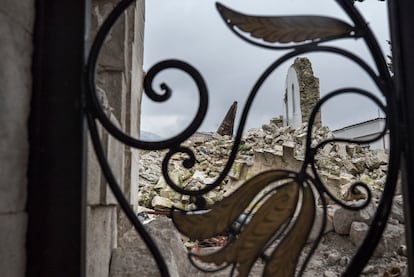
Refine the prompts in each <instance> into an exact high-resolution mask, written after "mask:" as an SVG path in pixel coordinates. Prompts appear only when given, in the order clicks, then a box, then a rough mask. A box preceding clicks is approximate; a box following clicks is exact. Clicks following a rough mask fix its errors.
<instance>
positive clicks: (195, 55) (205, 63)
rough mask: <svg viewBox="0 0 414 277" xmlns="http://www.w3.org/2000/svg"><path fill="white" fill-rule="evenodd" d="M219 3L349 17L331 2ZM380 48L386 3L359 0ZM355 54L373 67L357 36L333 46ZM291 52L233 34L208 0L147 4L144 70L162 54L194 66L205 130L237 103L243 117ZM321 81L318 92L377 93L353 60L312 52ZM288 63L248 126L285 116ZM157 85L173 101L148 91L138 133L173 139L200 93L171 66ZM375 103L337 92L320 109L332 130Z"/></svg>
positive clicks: (367, 113)
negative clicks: (203, 100)
mask: <svg viewBox="0 0 414 277" xmlns="http://www.w3.org/2000/svg"><path fill="white" fill-rule="evenodd" d="M219 2H220V3H223V4H224V5H226V6H228V7H230V8H232V9H234V10H236V11H239V12H242V13H245V14H254V15H303V14H312V15H325V16H331V17H337V18H339V19H342V20H344V21H346V22H350V20H349V19H348V17H347V16H346V14H345V13H344V12H343V11H342V10H341V9H340V7H339V6H338V5H337V4H336V2H335V1H333V0H288V1H282V0H254V1H253V0H237V1H236V0H233V1H231V0H221V1H219ZM356 5H357V7H358V8H359V9H360V10H361V12H362V13H363V15H364V17H365V18H366V20H367V22H368V23H369V25H370V27H371V28H372V29H373V30H374V33H375V35H376V36H377V39H378V41H379V43H380V45H381V47H382V50H383V52H384V54H389V47H388V44H387V42H386V41H387V40H388V39H389V32H388V16H387V13H386V8H387V4H386V2H379V1H376V0H367V1H365V2H363V3H357V4H356ZM328 44H329V45H336V46H340V47H342V48H344V49H347V50H350V51H353V52H354V53H356V54H357V55H358V56H361V57H363V58H364V59H365V60H366V61H367V62H368V63H369V64H372V60H371V57H370V55H369V52H368V50H367V48H366V47H365V45H364V44H363V42H362V41H359V40H358V41H357V40H353V39H347V40H337V41H335V42H331V43H328ZM284 53H286V51H280V50H266V49H262V48H259V47H255V46H252V45H250V44H248V43H246V42H245V41H242V40H241V39H240V38H238V37H236V36H235V35H234V34H233V33H232V32H231V31H230V30H229V29H228V28H227V26H226V25H225V24H224V22H223V20H222V19H221V17H220V15H219V14H218V12H217V10H216V8H215V1H211V0H151V1H146V24H145V47H144V70H145V71H148V70H149V68H151V66H152V65H154V64H155V63H157V62H160V61H163V60H165V59H179V60H183V61H185V62H188V63H190V64H191V65H192V66H194V67H195V68H197V69H198V70H199V72H200V73H201V75H202V76H203V77H204V80H205V82H206V84H207V87H208V90H209V100H210V103H209V110H208V113H207V116H206V118H205V120H204V122H203V124H202V126H201V128H200V131H216V130H217V128H218V126H219V125H220V123H221V121H222V119H223V117H224V115H225V114H226V112H227V110H228V109H229V107H230V106H231V104H232V103H233V101H238V113H237V115H238V117H239V116H240V114H241V112H242V109H243V106H244V104H245V101H246V99H247V97H248V95H249V93H250V91H251V89H252V87H253V86H254V84H255V82H256V81H257V79H258V78H259V77H260V75H261V74H262V73H263V71H264V70H265V69H266V68H267V67H268V66H269V65H270V64H271V63H273V62H274V61H275V60H276V59H277V58H278V57H280V56H281V54H284ZM306 57H308V58H309V59H310V60H311V62H312V67H313V71H314V74H315V76H316V77H318V78H319V79H320V91H321V96H323V95H325V94H327V93H329V92H330V91H332V90H334V89H338V88H341V87H352V86H358V87H361V88H365V89H368V90H371V91H372V92H373V93H374V94H376V95H379V93H378V91H377V90H376V89H375V87H374V86H373V83H372V81H371V80H370V79H369V78H368V77H367V76H366V74H365V73H364V72H363V71H362V70H361V69H359V68H358V67H357V66H355V65H354V64H353V63H352V62H350V61H349V60H346V59H344V58H342V57H340V56H338V55H333V54H321V53H315V54H307V55H306ZM292 62H293V60H289V61H288V62H286V63H285V64H283V66H281V67H280V68H279V69H278V70H276V71H275V72H274V73H273V74H272V75H271V76H270V77H269V78H268V79H267V80H266V82H265V84H264V86H263V87H262V88H261V90H260V91H259V94H258V95H257V97H256V99H255V101H254V103H253V107H252V111H251V112H250V114H249V118H248V122H247V126H246V127H245V131H246V130H248V129H250V128H254V127H260V126H261V125H262V124H263V123H267V122H269V120H270V119H271V118H273V117H277V116H279V115H282V114H283V105H282V103H283V93H284V86H285V78H286V73H287V69H288V67H289V66H290V65H291V64H292ZM156 81H157V82H158V83H161V82H164V81H165V82H166V83H167V84H168V85H169V86H170V87H171V88H172V89H173V94H172V97H171V99H170V100H169V101H168V102H164V103H154V102H152V101H150V100H148V98H147V97H146V96H145V95H144V96H143V102H142V122H141V130H145V131H149V132H152V133H156V134H158V135H161V136H163V137H170V136H172V135H175V134H177V133H178V132H180V131H182V130H183V129H185V127H186V126H187V125H188V124H189V123H190V122H191V121H192V119H193V117H194V114H195V112H196V109H197V107H198V92H197V90H196V87H195V85H194V83H193V82H192V80H191V79H190V78H189V77H188V76H186V75H185V74H184V73H182V72H179V71H175V70H168V71H166V72H164V73H163V74H161V75H160V76H159V78H158V79H156ZM377 116H378V108H377V107H376V106H375V105H374V104H373V103H371V102H370V101H369V100H366V99H364V98H361V97H357V96H353V97H342V96H341V97H339V98H337V99H334V100H333V101H331V102H328V103H327V104H326V106H324V107H323V109H322V123H323V124H324V125H327V126H329V127H330V128H331V129H337V128H341V127H344V126H346V125H348V124H352V123H357V122H360V121H363V120H368V119H372V118H375V117H377Z"/></svg>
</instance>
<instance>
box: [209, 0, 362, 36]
mask: <svg viewBox="0 0 414 277" xmlns="http://www.w3.org/2000/svg"><path fill="white" fill-rule="evenodd" d="M216 7H217V9H218V11H219V13H220V15H221V17H222V18H223V19H224V21H225V22H226V24H227V25H228V26H229V27H230V29H232V31H234V32H235V33H236V34H237V35H239V36H241V35H240V32H239V31H237V30H236V28H235V27H237V29H238V30H241V31H243V32H246V33H248V34H250V35H251V36H252V37H254V38H258V39H262V40H264V41H265V42H269V43H291V42H294V43H298V42H304V41H313V42H314V41H327V40H332V39H337V38H341V37H350V36H352V34H353V33H354V31H355V30H354V28H353V27H352V26H350V25H349V24H347V23H345V22H343V21H340V20H337V19H334V18H331V17H323V16H252V15H245V14H242V13H239V12H236V11H234V10H231V9H229V8H227V7H225V6H223V5H222V4H220V3H216ZM241 37H242V38H243V39H245V40H247V41H249V42H252V41H251V38H248V37H245V36H241Z"/></svg>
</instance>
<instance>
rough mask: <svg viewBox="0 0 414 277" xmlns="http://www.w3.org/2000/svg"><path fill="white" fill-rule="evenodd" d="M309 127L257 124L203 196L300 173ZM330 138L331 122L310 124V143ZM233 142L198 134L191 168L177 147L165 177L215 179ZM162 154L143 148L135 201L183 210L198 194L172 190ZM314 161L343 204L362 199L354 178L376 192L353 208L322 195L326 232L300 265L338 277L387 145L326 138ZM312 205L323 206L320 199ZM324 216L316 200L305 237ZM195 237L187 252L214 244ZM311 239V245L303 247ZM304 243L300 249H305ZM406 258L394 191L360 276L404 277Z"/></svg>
mask: <svg viewBox="0 0 414 277" xmlns="http://www.w3.org/2000/svg"><path fill="white" fill-rule="evenodd" d="M306 131H307V125H306V124H304V125H302V126H301V128H297V129H293V128H291V127H280V126H278V125H277V124H276V122H273V121H271V122H270V123H269V124H265V125H263V126H262V128H257V129H251V130H249V131H247V132H246V133H245V135H244V136H243V138H242V141H241V144H240V146H239V147H238V155H237V158H236V160H235V162H234V164H233V166H232V169H231V170H230V172H229V176H227V177H226V178H225V180H224V181H223V182H222V184H221V185H220V186H218V187H217V188H216V189H214V190H213V191H211V192H209V193H207V194H206V195H205V196H204V198H205V199H206V202H207V204H208V205H212V204H213V203H215V202H217V201H220V200H221V199H222V198H223V197H225V196H227V195H228V194H229V193H231V192H232V191H233V190H234V189H235V188H237V187H238V186H239V185H240V184H242V183H244V182H245V181H246V180H247V179H249V178H251V177H253V176H254V175H255V174H257V173H259V172H261V171H263V170H267V169H291V170H295V171H298V170H299V169H300V166H301V165H302V162H303V160H304V155H305V143H306ZM332 137H333V134H332V132H330V130H329V129H328V128H326V127H314V130H313V132H312V143H311V144H312V146H315V145H317V144H318V143H320V142H321V141H324V140H326V139H329V138H332ZM233 144H234V140H233V139H232V138H231V137H230V136H221V135H218V134H199V133H198V134H195V135H194V136H193V137H192V138H191V139H190V140H188V141H186V142H185V145H184V146H186V147H188V148H190V149H191V150H192V151H193V152H194V155H195V157H196V163H195V165H194V167H192V168H190V169H185V167H184V166H183V161H184V160H185V159H187V158H188V156H187V154H184V153H177V154H175V155H173V156H172V158H171V161H170V163H169V176H170V178H171V179H172V180H173V181H174V183H175V184H177V185H178V186H179V187H180V188H185V189H188V190H194V189H201V188H203V187H205V186H206V185H208V184H210V183H212V182H214V180H216V178H217V176H219V174H220V173H221V172H222V170H223V168H224V166H225V164H226V162H227V159H228V156H229V154H230V152H231V149H232V147H233ZM166 153H167V152H166V151H141V153H140V158H141V160H140V196H139V204H140V205H141V206H145V207H147V208H150V209H155V210H157V211H160V210H168V209H169V208H171V207H172V206H175V207H178V208H181V209H185V210H191V209H195V208H196V205H195V199H193V198H192V197H190V196H186V195H182V194H179V193H177V192H175V191H174V190H173V189H172V188H170V187H169V186H168V185H167V184H166V181H165V180H164V178H163V177H162V173H161V164H162V160H163V159H164V156H165V154H166ZM315 163H316V167H317V169H318V174H319V176H320V177H321V179H322V181H323V182H324V183H325V185H326V186H327V188H328V189H329V190H330V191H331V192H332V193H333V194H334V195H335V196H336V197H338V198H339V199H341V200H342V201H343V202H346V203H347V205H360V204H361V203H362V202H363V201H366V197H367V196H366V194H365V191H363V190H359V189H358V190H351V189H350V186H351V184H353V183H355V182H358V181H362V182H364V183H365V184H367V185H368V187H369V188H370V190H371V192H372V193H373V196H374V201H372V202H370V204H369V205H368V206H367V207H366V208H365V209H363V210H358V211H353V210H349V209H345V208H343V207H341V206H339V205H337V204H335V203H333V202H332V201H331V202H330V201H329V198H327V200H328V205H327V215H326V216H327V218H326V223H327V224H326V226H325V229H324V234H325V235H324V236H323V237H322V240H321V242H320V246H319V247H318V251H317V252H316V253H315V256H314V257H313V258H312V260H311V262H310V263H309V265H308V267H307V269H306V271H305V276H339V273H340V272H343V270H344V268H346V267H347V265H348V264H349V262H350V260H351V258H352V256H353V255H354V254H355V251H356V248H357V247H359V246H360V245H361V243H362V241H363V240H364V238H365V237H366V234H367V232H368V230H369V226H370V225H371V222H372V220H373V217H374V215H375V212H376V210H377V201H376V198H378V197H379V196H381V193H382V188H383V185H384V183H385V178H386V172H387V163H388V155H387V153H386V152H385V151H384V150H374V149H369V147H364V146H361V145H357V144H346V143H329V144H326V145H324V146H323V147H322V148H321V149H320V150H319V151H318V152H317V155H316V157H315ZM317 204H320V201H318V203H317ZM324 216H325V214H324V212H323V208H322V207H321V206H320V205H318V206H317V210H316V216H315V220H314V226H313V229H312V231H311V233H310V236H309V238H308V242H309V243H311V242H313V241H315V239H316V238H317V237H318V234H319V231H320V229H321V227H322V222H323V221H324ZM197 243H199V244H200V245H201V243H202V242H192V244H191V245H192V246H188V245H186V246H187V247H189V248H192V250H191V251H194V249H196V250H197V251H201V252H200V254H203V253H204V252H203V251H207V252H206V253H208V251H211V250H210V248H212V247H206V248H205V249H204V248H200V245H199V244H197ZM193 244H194V245H193ZM311 245H312V244H308V246H307V247H310V246H311ZM193 247H194V248H193ZM306 249H307V248H305V252H306V251H308V250H306ZM406 264H407V250H406V243H405V240H404V216H403V209H402V195H397V196H395V197H394V204H393V208H392V211H391V215H390V218H389V220H388V225H387V227H386V230H385V233H384V235H383V237H382V238H381V241H380V243H379V245H378V247H377V249H376V250H375V253H374V256H373V258H372V259H371V261H370V264H369V265H368V266H367V267H366V268H365V269H364V272H363V273H362V275H364V276H380V275H383V274H385V272H387V271H389V270H395V269H398V272H399V274H400V275H396V276H404V271H405V269H406ZM259 267H260V266H259ZM227 275H228V274H227ZM218 276H221V275H218ZM223 276H226V275H225V274H223ZM252 276H256V275H255V274H253V275H252ZM384 276H388V275H384ZM390 276H391V275H390Z"/></svg>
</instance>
